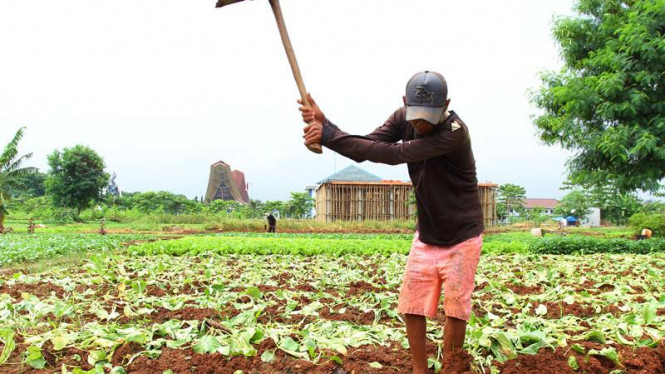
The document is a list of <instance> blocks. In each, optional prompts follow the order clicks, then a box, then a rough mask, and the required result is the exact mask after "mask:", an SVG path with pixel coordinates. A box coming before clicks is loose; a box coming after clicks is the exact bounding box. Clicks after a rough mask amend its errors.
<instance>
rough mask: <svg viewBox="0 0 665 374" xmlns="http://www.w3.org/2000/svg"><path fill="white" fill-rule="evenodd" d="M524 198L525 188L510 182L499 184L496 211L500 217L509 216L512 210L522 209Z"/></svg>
mask: <svg viewBox="0 0 665 374" xmlns="http://www.w3.org/2000/svg"><path fill="white" fill-rule="evenodd" d="M524 199H526V189H525V188H524V187H522V186H518V185H516V184H512V183H506V184H502V185H501V186H499V199H498V201H497V213H498V214H499V216H500V217H506V218H507V217H509V216H510V212H511V211H512V210H515V211H522V209H523V208H524Z"/></svg>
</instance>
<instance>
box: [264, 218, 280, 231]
mask: <svg viewBox="0 0 665 374" xmlns="http://www.w3.org/2000/svg"><path fill="white" fill-rule="evenodd" d="M266 219H267V220H268V232H273V233H274V232H276V231H277V219H275V217H274V216H273V215H272V213H266Z"/></svg>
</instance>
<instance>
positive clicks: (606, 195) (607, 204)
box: [589, 186, 642, 225]
mask: <svg viewBox="0 0 665 374" xmlns="http://www.w3.org/2000/svg"><path fill="white" fill-rule="evenodd" d="M589 200H590V201H591V204H592V205H593V206H595V207H598V208H600V211H601V212H602V215H603V220H605V221H607V222H611V223H613V224H616V225H625V224H626V223H627V222H628V218H629V217H630V216H632V215H633V214H635V213H637V212H638V211H640V209H641V208H642V205H641V203H642V202H641V200H640V199H639V198H638V197H637V194H636V193H635V192H626V193H622V192H621V191H619V190H617V189H616V188H613V187H611V186H596V187H593V186H592V187H590V188H589Z"/></svg>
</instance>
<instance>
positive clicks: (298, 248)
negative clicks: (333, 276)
mask: <svg viewBox="0 0 665 374" xmlns="http://www.w3.org/2000/svg"><path fill="white" fill-rule="evenodd" d="M410 243H411V240H410V239H404V238H398V239H395V240H392V239H383V238H382V239H375V238H369V239H349V238H348V237H344V236H339V237H337V238H334V237H333V238H331V237H318V236H307V237H297V236H296V237H294V236H292V235H287V236H285V235H280V236H276V235H270V236H228V235H225V236H206V237H186V238H183V239H179V240H169V241H162V242H154V243H144V244H142V245H138V246H132V247H130V248H129V249H128V251H129V252H130V253H132V254H138V255H156V254H168V255H176V256H179V255H185V254H187V255H196V254H201V253H206V252H213V253H217V254H232V253H233V254H258V255H267V254H292V255H304V256H315V255H335V256H341V255H345V254H364V255H372V254H391V253H402V254H406V253H408V251H409V248H410Z"/></svg>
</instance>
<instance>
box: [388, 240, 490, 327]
mask: <svg viewBox="0 0 665 374" xmlns="http://www.w3.org/2000/svg"><path fill="white" fill-rule="evenodd" d="M482 247H483V236H482V235H479V236H477V237H475V238H471V239H468V240H466V241H464V242H462V243H459V244H456V245H453V246H451V247H439V246H435V245H430V244H425V243H423V242H421V241H420V239H419V237H418V232H417V231H416V234H415V236H414V237H413V244H412V245H411V252H410V253H409V259H408V261H407V264H406V271H405V272H404V280H403V281H402V289H401V290H400V294H399V303H398V306H397V311H398V312H399V313H402V314H416V315H420V316H427V317H430V318H433V317H435V316H436V310H437V308H438V306H439V298H440V297H441V286H442V285H443V311H444V312H445V313H446V315H447V316H450V317H454V318H458V319H462V320H465V321H468V320H469V316H470V315H471V294H472V293H473V288H474V284H473V282H474V278H475V276H476V269H477V267H478V261H479V260H480V252H481V251H482Z"/></svg>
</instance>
